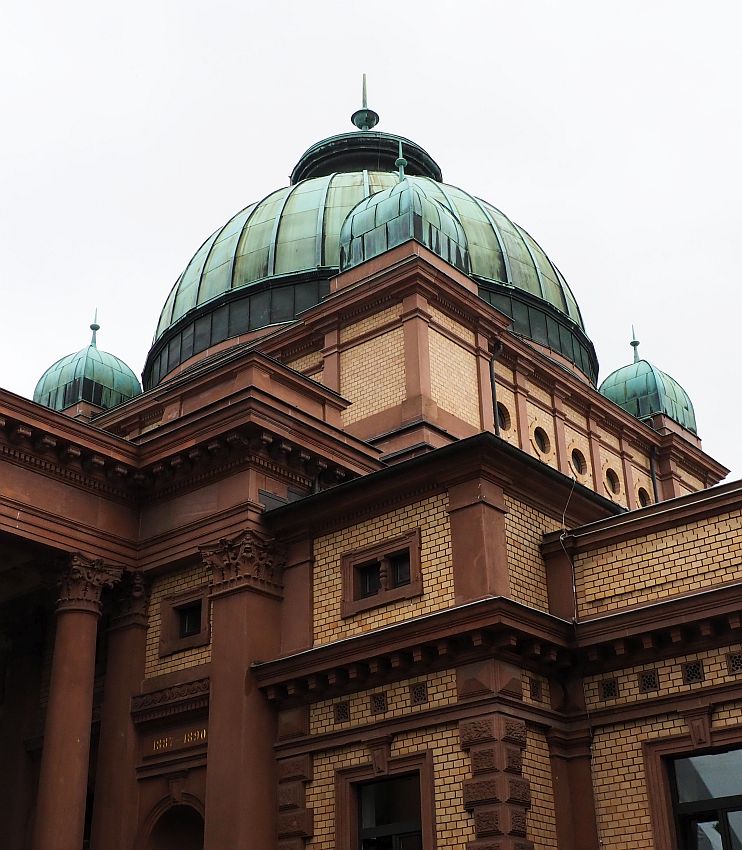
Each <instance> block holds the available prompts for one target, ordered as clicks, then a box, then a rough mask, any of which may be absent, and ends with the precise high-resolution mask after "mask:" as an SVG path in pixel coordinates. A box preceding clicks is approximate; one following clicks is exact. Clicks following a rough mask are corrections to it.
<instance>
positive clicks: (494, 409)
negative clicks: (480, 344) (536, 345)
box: [490, 339, 502, 437]
mask: <svg viewBox="0 0 742 850" xmlns="http://www.w3.org/2000/svg"><path fill="white" fill-rule="evenodd" d="M501 351H502V343H501V342H500V340H499V339H498V340H496V341H495V344H494V345H493V346H492V357H491V358H490V387H491V388H492V412H493V413H494V414H495V436H496V437H499V436H500V417H499V416H498V414H497V383H496V381H495V360H497V355H498V354H499V353H500V352H501Z"/></svg>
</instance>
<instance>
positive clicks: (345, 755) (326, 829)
mask: <svg viewBox="0 0 742 850" xmlns="http://www.w3.org/2000/svg"><path fill="white" fill-rule="evenodd" d="M368 761H369V754H368V750H367V749H366V747H363V746H353V747H343V748H342V749H337V750H332V751H331V752H323V753H316V754H315V756H314V760H313V765H312V774H313V776H312V781H311V782H309V783H308V784H307V787H306V807H307V808H308V809H311V810H312V813H313V817H314V835H313V836H312V838H311V839H309V841H307V844H306V846H307V848H310V847H311V848H312V850H335V772H336V771H338V770H345V769H347V768H349V767H357V766H358V765H361V764H366V763H367V762H368Z"/></svg>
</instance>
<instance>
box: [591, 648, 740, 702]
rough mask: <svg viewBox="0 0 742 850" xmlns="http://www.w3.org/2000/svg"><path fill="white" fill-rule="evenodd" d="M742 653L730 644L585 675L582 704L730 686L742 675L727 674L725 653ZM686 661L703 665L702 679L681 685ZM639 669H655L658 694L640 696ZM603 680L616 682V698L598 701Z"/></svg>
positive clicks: (638, 700)
mask: <svg viewBox="0 0 742 850" xmlns="http://www.w3.org/2000/svg"><path fill="white" fill-rule="evenodd" d="M740 651H742V644H733V645H732V646H728V647H724V648H722V649H710V650H707V651H705V652H694V653H691V654H690V655H681V656H678V657H677V658H670V659H666V660H664V661H658V662H653V663H650V664H642V665H638V666H635V667H628V668H626V669H623V670H618V671H614V672H610V673H603V674H599V675H597V676H586V677H585V681H584V689H585V702H586V704H587V707H588V708H590V709H593V708H607V707H609V706H612V705H626V704H627V703H634V702H641V701H647V700H651V699H656V698H657V697H662V696H666V695H667V694H676V693H690V692H692V691H699V690H703V689H704V688H708V687H711V686H713V685H731V684H733V683H735V682H739V680H740V679H742V675H733V674H730V673H729V671H728V667H727V662H726V654H727V653H728V652H740ZM689 661H701V662H702V663H703V672H704V680H703V681H702V682H693V683H691V684H687V685H686V684H684V682H683V672H682V665H683V664H685V663H687V662H689ZM643 670H657V672H658V676H659V685H660V688H659V690H658V691H650V692H649V693H641V692H640V690H639V674H640V673H641V672H642V671H643ZM604 679H616V681H617V682H618V692H619V693H618V697H616V698H614V699H607V700H603V699H601V698H600V683H601V682H602V681H603V680H604Z"/></svg>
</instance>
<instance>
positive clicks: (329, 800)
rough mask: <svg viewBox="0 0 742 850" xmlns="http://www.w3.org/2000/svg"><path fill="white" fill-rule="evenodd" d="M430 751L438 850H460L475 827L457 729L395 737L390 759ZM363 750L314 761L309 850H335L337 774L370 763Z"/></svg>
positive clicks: (341, 751)
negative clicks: (465, 791)
mask: <svg viewBox="0 0 742 850" xmlns="http://www.w3.org/2000/svg"><path fill="white" fill-rule="evenodd" d="M426 751H429V752H431V753H432V756H433V775H434V785H435V787H434V799H435V813H434V814H435V822H436V833H437V845H438V847H439V848H441V850H444V848H445V850H464V849H465V848H466V844H467V842H468V841H472V840H473V839H474V823H473V819H472V818H471V817H470V815H469V814H468V812H467V811H466V810H465V809H464V798H463V791H462V783H463V781H464V780H465V779H469V778H471V773H470V770H469V757H468V754H467V753H465V752H463V751H462V749H461V745H460V743H459V733H458V727H457V725H456V724H448V725H446V726H440V727H438V728H435V729H424V730H419V731H416V732H410V733H408V734H404V735H399V736H397V737H395V739H394V741H393V742H392V748H391V756H392V758H398V757H400V756H406V755H411V754H415V753H421V752H426ZM369 761H370V755H369V752H368V750H367V749H366V748H365V747H360V746H353V747H344V748H341V749H337V750H333V751H332V752H326V753H319V754H316V755H315V756H314V764H313V770H314V778H313V780H312V781H311V782H310V783H309V784H308V785H307V796H306V801H307V806H308V807H311V808H312V809H313V811H314V837H313V838H312V839H311V840H310V841H309V842H307V847H311V848H312V850H336V844H335V771H337V770H342V769H344V768H349V767H356V766H358V765H361V764H368V763H369Z"/></svg>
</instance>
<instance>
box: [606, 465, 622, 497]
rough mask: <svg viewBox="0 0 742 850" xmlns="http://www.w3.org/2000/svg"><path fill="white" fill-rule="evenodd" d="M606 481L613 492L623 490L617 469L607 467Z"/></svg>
mask: <svg viewBox="0 0 742 850" xmlns="http://www.w3.org/2000/svg"><path fill="white" fill-rule="evenodd" d="M605 481H606V484H607V485H608V489H609V490H610V491H611V493H616V494H618V493H620V492H621V482H620V481H619V480H618V475H617V474H616V470H615V469H606V471H605Z"/></svg>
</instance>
